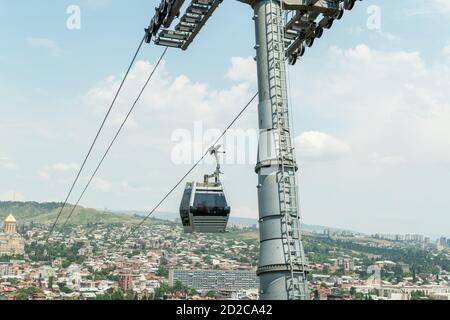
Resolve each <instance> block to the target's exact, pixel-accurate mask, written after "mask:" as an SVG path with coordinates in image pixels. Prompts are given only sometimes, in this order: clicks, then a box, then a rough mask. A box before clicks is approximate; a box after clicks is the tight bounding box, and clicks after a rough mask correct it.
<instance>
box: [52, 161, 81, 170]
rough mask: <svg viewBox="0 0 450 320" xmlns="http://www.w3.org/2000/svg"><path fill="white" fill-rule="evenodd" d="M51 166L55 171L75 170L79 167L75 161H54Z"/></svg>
mask: <svg viewBox="0 0 450 320" xmlns="http://www.w3.org/2000/svg"><path fill="white" fill-rule="evenodd" d="M51 168H52V169H53V170H55V171H61V172H64V171H76V170H78V169H79V166H78V164H77V163H56V164H54V165H52V166H51Z"/></svg>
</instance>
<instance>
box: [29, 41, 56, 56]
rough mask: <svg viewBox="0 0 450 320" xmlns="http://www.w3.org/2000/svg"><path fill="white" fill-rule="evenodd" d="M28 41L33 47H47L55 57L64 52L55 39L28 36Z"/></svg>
mask: <svg viewBox="0 0 450 320" xmlns="http://www.w3.org/2000/svg"><path fill="white" fill-rule="evenodd" d="M27 42H28V44H29V45H30V46H32V47H37V48H44V49H46V50H47V51H48V52H49V53H50V55H51V56H53V57H59V56H60V55H61V54H62V52H63V50H62V49H61V48H60V47H59V45H58V44H57V43H56V42H55V41H53V40H50V39H46V38H28V39H27Z"/></svg>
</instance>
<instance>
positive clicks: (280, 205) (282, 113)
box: [253, 0, 308, 300]
mask: <svg viewBox="0 0 450 320" xmlns="http://www.w3.org/2000/svg"><path fill="white" fill-rule="evenodd" d="M253 8H254V11H255V16H254V20H255V24H256V51H257V65H258V87H259V129H260V139H259V150H258V164H257V166H256V173H257V174H258V180H259V181H258V205H259V219H260V220H259V225H260V257H259V265H258V275H259V277H260V282H261V299H262V300H297V299H298V300H300V299H307V298H308V293H307V285H306V270H305V260H304V259H305V258H304V253H303V247H302V243H301V233H300V228H301V224H300V215H299V206H298V194H297V186H296V171H297V165H296V161H295V156H294V148H293V142H292V140H293V139H292V135H291V128H290V123H289V112H288V109H289V107H288V99H287V96H288V92H287V83H286V79H287V76H286V63H285V61H286V59H285V47H284V19H283V10H282V8H281V4H280V2H279V1H277V0H256V1H255V2H254V3H253Z"/></svg>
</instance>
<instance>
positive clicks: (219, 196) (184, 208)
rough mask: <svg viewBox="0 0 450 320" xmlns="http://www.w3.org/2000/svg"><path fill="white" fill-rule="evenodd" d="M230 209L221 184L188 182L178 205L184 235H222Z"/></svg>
mask: <svg viewBox="0 0 450 320" xmlns="http://www.w3.org/2000/svg"><path fill="white" fill-rule="evenodd" d="M230 212H231V208H230V207H229V206H228V204H227V200H226V198H225V193H224V190H223V186H222V184H221V183H220V182H219V183H214V182H209V181H207V179H205V181H204V182H203V183H199V182H188V183H187V184H186V188H185V190H184V194H183V198H182V200H181V205H180V216H181V221H182V223H183V227H184V231H185V232H186V233H192V232H198V233H223V232H225V231H226V228H227V224H228V218H229V216H230Z"/></svg>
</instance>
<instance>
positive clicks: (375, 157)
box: [369, 152, 406, 166]
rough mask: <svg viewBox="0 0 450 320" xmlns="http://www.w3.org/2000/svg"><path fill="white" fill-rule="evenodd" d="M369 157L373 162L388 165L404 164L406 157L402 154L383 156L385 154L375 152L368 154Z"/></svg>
mask: <svg viewBox="0 0 450 320" xmlns="http://www.w3.org/2000/svg"><path fill="white" fill-rule="evenodd" d="M369 159H370V160H371V161H372V162H374V163H378V164H383V165H389V166H395V165H400V164H404V163H405V162H406V159H405V158H404V157H402V156H385V155H381V154H379V153H377V152H374V153H372V154H370V155H369Z"/></svg>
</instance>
